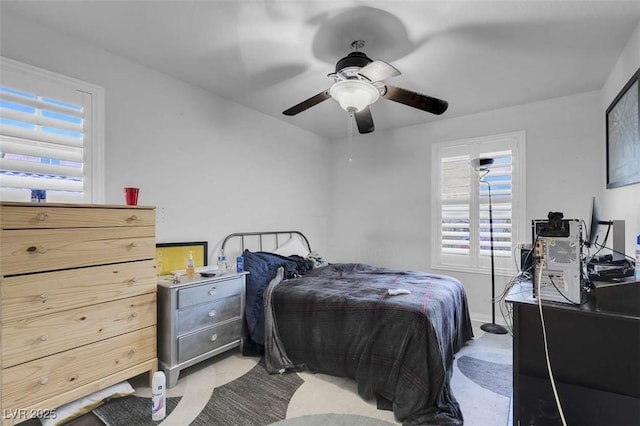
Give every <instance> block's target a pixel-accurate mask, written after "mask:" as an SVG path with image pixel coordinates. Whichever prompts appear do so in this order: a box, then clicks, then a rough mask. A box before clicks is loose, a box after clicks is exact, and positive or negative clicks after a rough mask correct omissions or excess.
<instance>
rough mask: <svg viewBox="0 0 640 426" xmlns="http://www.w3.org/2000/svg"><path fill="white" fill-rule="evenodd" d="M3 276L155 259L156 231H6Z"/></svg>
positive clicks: (3, 238)
mask: <svg viewBox="0 0 640 426" xmlns="http://www.w3.org/2000/svg"><path fill="white" fill-rule="evenodd" d="M1 238H2V253H1V256H0V261H1V262H2V263H1V264H0V269H1V270H2V274H3V275H5V276H6V275H13V274H23V273H29V272H44V271H53V270H60V269H66V268H75V267H81V266H94V265H103V264H108V263H116V262H126V261H131V260H141V259H155V253H156V244H155V228H153V227H147V226H141V227H131V228H86V229H42V230H3V231H2V235H1Z"/></svg>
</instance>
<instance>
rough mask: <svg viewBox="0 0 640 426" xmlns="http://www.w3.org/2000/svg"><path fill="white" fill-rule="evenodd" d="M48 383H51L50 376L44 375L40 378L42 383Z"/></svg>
mask: <svg viewBox="0 0 640 426" xmlns="http://www.w3.org/2000/svg"><path fill="white" fill-rule="evenodd" d="M47 383H49V378H48V377H43V378H42V379H40V384H41V385H46V384H47Z"/></svg>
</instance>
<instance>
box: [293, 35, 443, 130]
mask: <svg viewBox="0 0 640 426" xmlns="http://www.w3.org/2000/svg"><path fill="white" fill-rule="evenodd" d="M363 47H364V41H362V40H356V41H354V42H352V43H351V48H352V49H353V50H354V51H353V52H351V53H349V54H348V55H347V56H345V57H344V58H342V59H340V60H339V61H338V62H337V63H336V71H335V72H334V73H331V74H329V75H328V77H333V79H334V83H333V85H332V86H331V87H330V88H328V89H326V90H324V91H322V92H320V93H318V94H317V95H315V96H312V97H310V98H309V99H307V100H304V101H302V102H300V103H299V104H297V105H294V106H292V107H291V108H289V109H287V110H285V111H283V112H282V113H283V114H284V115H296V114H298V113H300V112H302V111H304V110H306V109H309V108H311V107H312V106H314V105H317V104H319V103H320V102H322V101H325V100H327V99H329V98H333V99H335V100H336V101H338V103H339V104H340V106H341V107H342V108H343V109H344V110H345V111H347V112H349V113H350V114H353V116H354V117H355V120H356V124H357V126H358V132H360V133H371V132H373V130H374V125H373V117H372V116H371V110H370V109H369V105H371V104H373V103H374V102H375V101H377V100H378V98H380V96H382V97H383V98H385V99H389V100H391V101H394V102H398V103H401V104H405V105H408V106H410V107H413V108H417V109H421V110H423V111H426V112H430V113H432V114H437V115H440V114H442V113H443V112H445V111H446V110H447V107H448V106H449V104H448V103H447V102H446V101H443V100H441V99H437V98H432V97H430V96H426V95H423V94H420V93H417V92H412V91H410V90H406V89H402V88H400V87H395V86H391V85H389V84H386V83H384V82H383V81H384V80H386V79H388V78H391V77H395V76H398V75H400V71H398V70H397V69H396V68H395V67H393V66H392V65H389V64H388V63H386V62H384V61H381V60H378V59H376V60H375V61H374V60H371V59H370V58H369V57H368V56H367V55H365V54H364V53H363V52H360V51H359V49H362V48H363Z"/></svg>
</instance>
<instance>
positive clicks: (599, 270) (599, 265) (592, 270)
mask: <svg viewBox="0 0 640 426" xmlns="http://www.w3.org/2000/svg"><path fill="white" fill-rule="evenodd" d="M634 267H635V265H634V263H633V261H631V260H628V259H621V260H613V256H612V255H610V254H607V255H604V256H597V257H594V258H592V259H591V260H590V261H589V263H587V273H588V275H589V280H591V281H615V280H617V279H620V278H625V277H631V276H633V273H634Z"/></svg>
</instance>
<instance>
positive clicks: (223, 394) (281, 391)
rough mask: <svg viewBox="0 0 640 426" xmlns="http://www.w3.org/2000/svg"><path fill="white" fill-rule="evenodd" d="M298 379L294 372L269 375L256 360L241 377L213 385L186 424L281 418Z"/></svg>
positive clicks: (230, 425) (216, 425)
mask: <svg viewBox="0 0 640 426" xmlns="http://www.w3.org/2000/svg"><path fill="white" fill-rule="evenodd" d="M302 383H303V380H302V379H301V378H300V377H299V376H298V375H297V374H295V373H286V374H275V375H269V374H268V373H267V370H265V368H264V364H263V363H262V362H260V363H258V364H257V365H256V366H255V367H253V369H251V371H249V372H248V373H247V374H245V375H243V376H242V377H240V378H238V379H236V380H234V381H233V382H231V383H227V384H226V385H223V386H221V387H219V388H215V389H214V390H213V393H212V394H211V398H210V399H209V403H208V404H207V406H206V407H205V408H204V410H202V411H201V412H200V414H199V415H198V417H197V418H196V419H195V421H194V422H193V423H191V425H190V426H245V425H256V426H261V425H268V424H271V423H274V422H276V421H278V420H283V419H284V418H285V417H286V416H287V406H288V405H289V401H290V400H291V397H292V396H293V394H294V393H295V392H296V390H297V389H298V387H300V385H301V384H302Z"/></svg>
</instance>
